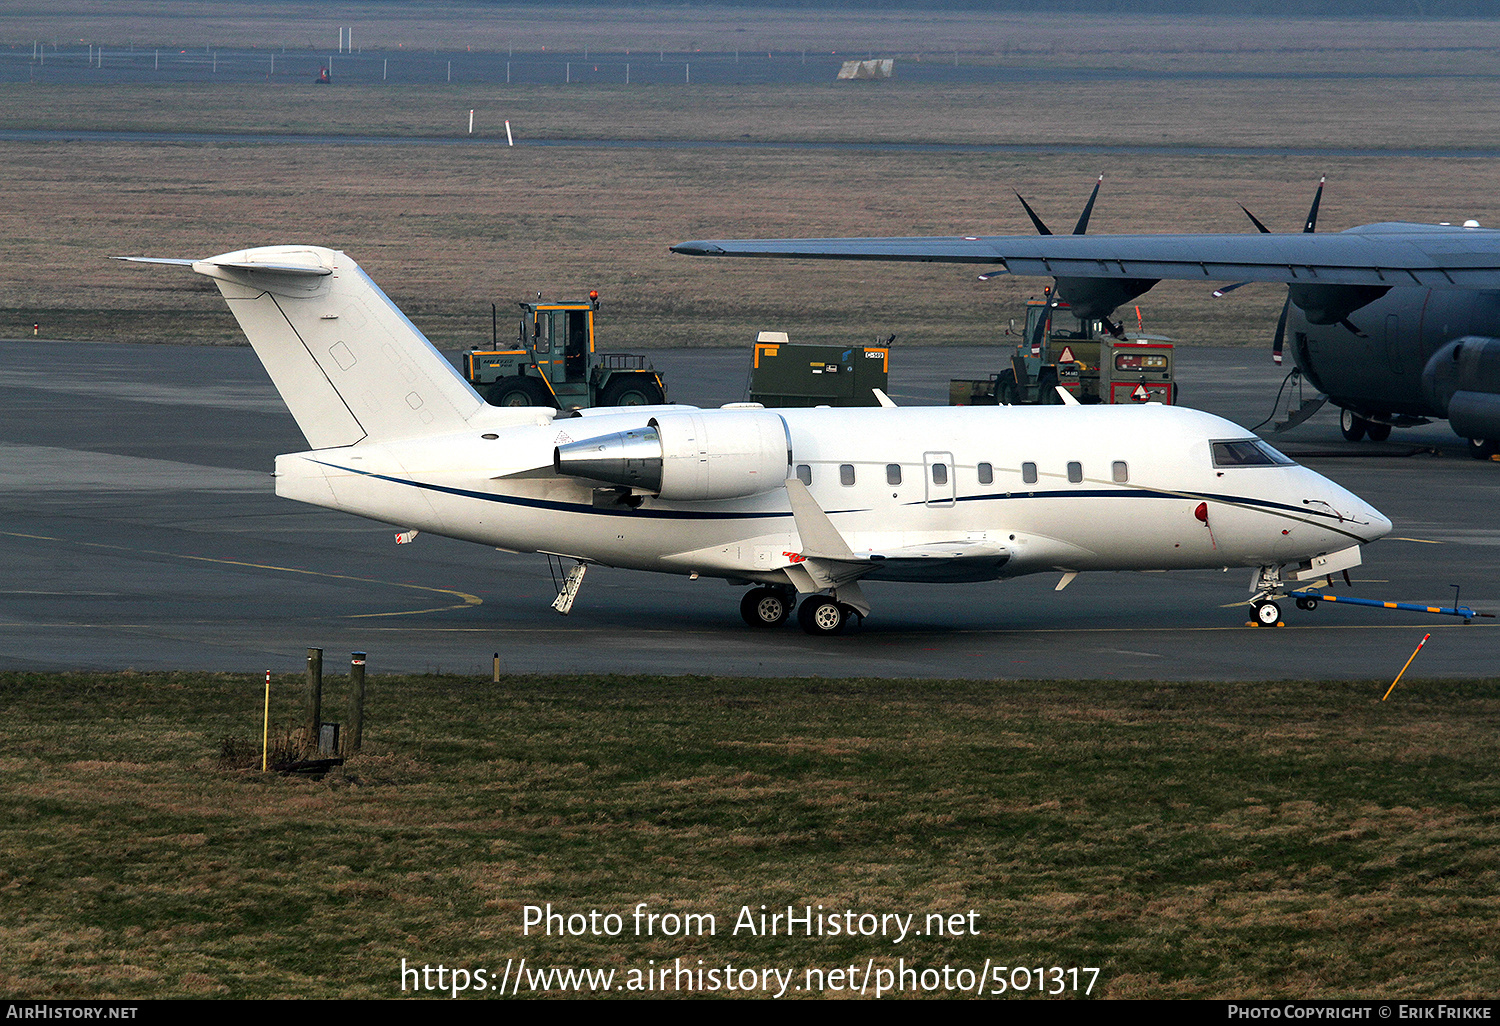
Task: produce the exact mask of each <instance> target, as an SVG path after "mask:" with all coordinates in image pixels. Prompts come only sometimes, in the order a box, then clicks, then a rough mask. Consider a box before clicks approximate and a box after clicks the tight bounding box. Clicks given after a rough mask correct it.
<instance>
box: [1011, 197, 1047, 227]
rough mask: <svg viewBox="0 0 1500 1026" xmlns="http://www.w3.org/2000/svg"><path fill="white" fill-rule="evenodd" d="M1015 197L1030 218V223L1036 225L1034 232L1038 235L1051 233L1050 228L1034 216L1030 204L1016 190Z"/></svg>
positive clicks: (1034, 213)
mask: <svg viewBox="0 0 1500 1026" xmlns="http://www.w3.org/2000/svg"><path fill="white" fill-rule="evenodd" d="M1016 199H1018V200H1020V201H1021V206H1023V207H1025V208H1026V216H1027V217H1029V218H1031V223H1032V224H1034V225H1036V233H1037V234H1038V235H1051V234H1052V229H1051V228H1048V227H1047V226H1046V225H1045V224H1043V223H1042V219H1041V218H1040V217H1037V216H1036V211H1035V210H1032V209H1031V204H1030V203H1027V202H1026V197H1025V196H1022V195H1021V194H1020V193H1019V192H1018V193H1016Z"/></svg>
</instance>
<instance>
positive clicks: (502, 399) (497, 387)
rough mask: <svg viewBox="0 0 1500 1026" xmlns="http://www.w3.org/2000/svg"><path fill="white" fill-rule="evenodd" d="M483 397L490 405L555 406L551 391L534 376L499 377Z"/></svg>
mask: <svg viewBox="0 0 1500 1026" xmlns="http://www.w3.org/2000/svg"><path fill="white" fill-rule="evenodd" d="M485 399H486V400H487V401H488V402H489V404H490V405H491V406H544V407H548V408H555V407H556V405H557V404H556V403H554V402H553V401H552V393H551V392H548V391H547V386H546V385H544V384H542V383H541V382H540V381H538V380H537V379H536V378H525V377H521V376H520V375H515V376H513V377H509V378H501V379H500V380H499V381H497V382H495V383H494V384H493V385H491V386H490V390H489V393H488V394H487V395H486V396H485Z"/></svg>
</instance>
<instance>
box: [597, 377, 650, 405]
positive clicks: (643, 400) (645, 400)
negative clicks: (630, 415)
mask: <svg viewBox="0 0 1500 1026" xmlns="http://www.w3.org/2000/svg"><path fill="white" fill-rule="evenodd" d="M665 399H666V397H665V396H663V395H662V394H661V389H660V388H658V387H657V385H656V382H655V380H653V379H652V378H651V376H650V375H648V374H617V375H615V377H613V378H612V379H610V382H609V384H607V385H605V386H604V390H603V391H602V392H600V393H599V405H600V406H659V405H661V403H662V402H664V401H665Z"/></svg>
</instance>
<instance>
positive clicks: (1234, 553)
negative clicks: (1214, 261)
mask: <svg viewBox="0 0 1500 1026" xmlns="http://www.w3.org/2000/svg"><path fill="white" fill-rule="evenodd" d="M133 259H140V260H144V261H145V262H149V263H171V264H184V265H189V266H191V267H192V269H193V270H195V271H197V272H198V273H199V274H203V275H207V276H208V277H210V278H212V279H213V280H214V281H215V283H216V284H217V285H218V287H219V290H220V291H221V292H222V293H223V295H224V298H225V299H226V300H227V301H228V303H229V308H230V309H231V310H232V311H233V313H234V315H235V317H236V318H237V319H238V321H239V323H240V326H241V328H243V329H244V332H245V335H246V336H247V337H248V338H249V340H250V343H251V345H252V346H253V347H254V348H255V352H256V355H257V356H259V357H260V360H261V362H262V363H263V364H264V365H265V368H266V371H267V372H268V373H269V374H270V377H271V380H272V383H273V384H274V385H275V386H276V389H277V390H278V391H279V392H280V393H281V397H282V399H283V401H285V403H286V404H287V406H288V408H289V409H290V410H291V413H292V416H293V417H294V418H295V419H296V421H297V425H298V426H299V427H300V428H301V429H302V432H303V434H304V435H306V437H307V441H308V444H309V445H310V446H311V447H312V448H311V450H310V451H308V452H300V453H292V454H289V455H283V456H278V457H277V458H276V474H275V479H276V494H278V495H282V496H285V497H287V498H291V499H297V500H299V501H302V502H308V503H312V504H314V505H318V506H326V507H328V508H330V509H336V510H343V511H345V512H349V513H354V514H357V515H359V516H363V517H368V518H370V519H372V520H378V521H382V522H384V523H388V524H394V525H397V526H399V527H402V528H404V529H405V530H404V531H403V532H402V534H401V535H398V539H399V538H406V539H409V538H411V537H412V535H413V533H414V532H415V531H428V532H432V533H435V534H441V535H446V536H449V537H453V538H460V539H464V540H467V541H473V542H478V543H480V544H483V545H490V546H494V547H496V548H501V549H506V550H510V551H516V552H539V553H547V554H549V555H553V556H561V557H565V558H569V559H573V560H576V561H577V565H576V566H575V567H574V568H573V571H572V572H571V573H570V575H569V578H570V579H569V585H568V588H565V589H564V592H563V594H561V595H559V596H558V601H557V602H556V603H554V606H555V607H557V608H558V609H559V611H562V612H565V611H566V610H567V608H568V607H570V606H571V604H572V597H573V595H575V594H576V592H577V586H578V584H579V583H580V582H581V578H582V571H583V569H584V568H586V566H587V565H588V564H591V563H593V564H601V565H608V566H616V567H626V568H630V569H636V570H654V571H658V572H661V573H673V574H682V575H692V576H704V577H717V578H723V579H726V580H728V581H730V582H732V583H737V584H741V585H745V586H748V587H749V590H748V591H747V592H746V593H745V595H744V598H743V600H742V601H741V603H740V612H741V615H742V616H743V617H744V618H745V620H746V621H747V622H749V623H750V624H752V625H755V626H763V627H770V626H774V625H776V624H778V623H782V622H784V621H785V620H787V619H788V618H789V616H790V614H791V611H792V608H793V605H794V604H795V603H796V602H797V600H798V597H799V596H804V598H803V599H802V601H801V606H800V608H799V609H798V611H797V617H798V620H799V622H800V623H801V625H802V627H803V629H805V630H806V631H807V632H808V633H810V634H835V633H838V632H839V631H841V630H842V629H843V628H844V626H845V624H846V623H847V621H848V620H849V618H850V617H851V616H853V615H858V616H859V617H864V616H865V615H866V614H868V612H869V610H870V605H869V602H868V601H867V600H866V598H865V596H864V593H863V592H862V590H861V588H860V582H861V581H864V580H894V581H918V582H934V583H938V582H950V581H986V580H999V579H1004V578H1008V577H1016V576H1020V575H1022V574H1032V573H1043V572H1049V571H1051V572H1058V573H1061V574H1062V575H1063V577H1062V579H1061V581H1060V583H1059V585H1058V587H1059V588H1061V587H1063V586H1065V585H1066V584H1067V583H1068V582H1070V581H1071V580H1072V579H1073V577H1074V576H1075V575H1076V574H1078V573H1079V572H1082V571H1086V570H1168V569H1185V568H1220V567H1222V568H1228V567H1231V566H1240V567H1251V568H1253V574H1252V581H1251V588H1250V590H1251V592H1252V595H1251V600H1250V601H1251V602H1252V603H1253V604H1254V605H1255V607H1256V613H1257V616H1258V617H1259V618H1260V620H1261V621H1263V622H1265V623H1276V622H1278V619H1279V617H1280V615H1281V610H1280V607H1279V604H1278V603H1279V601H1280V600H1282V599H1283V598H1285V597H1287V596H1288V595H1289V593H1290V592H1291V589H1293V588H1295V587H1297V586H1298V582H1308V581H1314V580H1319V579H1322V578H1324V577H1326V576H1327V575H1329V574H1332V573H1337V572H1338V571H1340V570H1343V569H1346V568H1348V567H1352V566H1355V565H1357V564H1358V563H1359V562H1360V546H1361V545H1362V544H1364V543H1366V542H1371V541H1374V540H1375V539H1377V538H1380V537H1381V536H1383V535H1385V534H1386V533H1387V532H1388V531H1389V530H1390V527H1391V525H1390V522H1389V521H1388V520H1386V518H1385V517H1383V516H1381V515H1380V513H1378V512H1377V511H1376V510H1374V509H1372V508H1371V507H1370V506H1368V505H1367V504H1365V503H1364V502H1363V501H1361V500H1360V499H1359V498H1358V497H1357V496H1355V495H1352V494H1350V493H1349V492H1347V491H1345V490H1344V489H1342V488H1340V487H1339V486H1338V485H1336V484H1334V483H1333V482H1331V481H1329V480H1327V479H1326V478H1324V477H1321V476H1320V475H1318V474H1316V473H1314V472H1313V471H1311V470H1308V469H1306V468H1305V467H1301V466H1298V465H1297V464H1296V463H1294V462H1293V461H1291V460H1290V459H1288V458H1287V457H1285V456H1283V455H1282V454H1281V453H1279V452H1277V451H1276V450H1275V449H1273V448H1271V447H1270V446H1269V445H1267V444H1266V443H1265V442H1263V441H1261V440H1259V439H1257V438H1255V437H1254V436H1253V435H1251V434H1250V433H1249V432H1247V431H1246V430H1244V429H1243V428H1241V427H1238V426H1236V425H1234V424H1231V423H1229V422H1228V421H1225V420H1220V419H1219V418H1217V417H1214V416H1210V415H1209V414H1206V413H1200V412H1197V411H1194V410H1186V409H1180V408H1177V407H1171V406H1157V405H1154V404H1153V405H1147V406H1095V407H1080V406H1077V405H1076V404H1075V405H1072V406H1048V407H1029V408H1028V407H941V408H915V407H912V408H895V407H894V406H891V405H882V406H880V407H875V408H856V409H827V408H823V409H795V410H792V409H788V410H768V409H765V408H763V407H761V406H760V405H759V404H754V403H735V404H731V405H730V406H727V407H724V408H721V409H717V410H703V409H697V408H694V407H688V406H636V407H622V408H596V409H590V410H581V411H579V410H574V411H568V412H562V411H559V410H556V409H552V408H550V407H547V408H526V407H522V408H502V407H496V406H490V405H488V404H487V403H485V401H484V400H483V399H482V398H480V396H479V394H478V393H476V392H475V391H474V390H473V388H471V387H470V386H469V383H468V382H467V381H465V380H464V379H463V377H462V376H461V375H459V373H458V372H457V371H456V370H455V369H454V367H453V365H452V364H450V363H449V362H448V361H447V360H446V359H445V358H444V357H443V356H442V354H441V353H439V352H438V351H437V350H436V349H434V348H433V346H432V344H431V343H430V342H428V341H427V339H426V338H425V337H424V336H423V335H422V333H421V332H420V331H418V330H417V328H416V327H415V326H414V325H413V324H412V323H411V322H410V321H408V320H407V319H406V317H405V316H404V315H403V314H402V313H401V311H400V310H398V309H397V308H396V306H395V305H394V304H393V303H392V302H391V301H390V300H389V299H388V298H387V297H386V295H385V293H383V292H382V291H381V290H380V289H379V287H378V286H376V285H375V283H374V282H373V281H371V280H370V278H369V277H368V276H367V275H366V274H365V273H364V272H363V271H361V270H360V268H359V266H358V265H357V264H355V262H354V261H353V260H351V259H349V257H347V256H345V255H344V254H343V253H341V252H335V251H332V250H328V249H321V248H317V247H312V246H272V247H267V248H262V249H250V250H243V251H240V252H235V253H226V254H224V255H222V256H216V257H210V258H209V259H206V260H199V261H191V260H160V259H151V258H133ZM887 402H888V400H887ZM1299 601H1301V602H1307V601H1309V600H1307V599H1305V598H1302V599H1299Z"/></svg>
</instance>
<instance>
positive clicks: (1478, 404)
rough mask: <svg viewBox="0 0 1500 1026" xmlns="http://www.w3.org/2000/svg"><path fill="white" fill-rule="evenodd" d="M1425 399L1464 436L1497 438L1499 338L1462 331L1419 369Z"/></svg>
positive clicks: (1499, 416) (1499, 434)
mask: <svg viewBox="0 0 1500 1026" xmlns="http://www.w3.org/2000/svg"><path fill="white" fill-rule="evenodd" d="M1422 391H1423V393H1424V394H1425V395H1426V398H1427V401H1428V402H1429V403H1431V404H1432V406H1433V408H1434V409H1436V410H1437V411H1438V412H1439V413H1440V414H1441V415H1442V416H1445V417H1447V418H1448V423H1449V425H1450V426H1452V428H1453V430H1454V432H1455V433H1456V434H1459V435H1461V436H1463V437H1464V438H1500V339H1494V338H1481V337H1479V336H1476V335H1466V336H1464V337H1463V338H1460V339H1456V340H1455V341H1452V342H1449V343H1448V344H1447V345H1445V346H1443V347H1442V348H1441V349H1439V350H1438V351H1437V352H1435V353H1433V354H1432V358H1431V359H1430V360H1428V361H1427V366H1426V367H1424V368H1423V369H1422Z"/></svg>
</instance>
